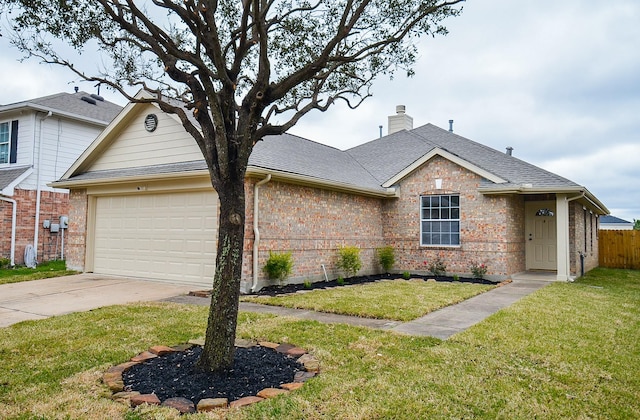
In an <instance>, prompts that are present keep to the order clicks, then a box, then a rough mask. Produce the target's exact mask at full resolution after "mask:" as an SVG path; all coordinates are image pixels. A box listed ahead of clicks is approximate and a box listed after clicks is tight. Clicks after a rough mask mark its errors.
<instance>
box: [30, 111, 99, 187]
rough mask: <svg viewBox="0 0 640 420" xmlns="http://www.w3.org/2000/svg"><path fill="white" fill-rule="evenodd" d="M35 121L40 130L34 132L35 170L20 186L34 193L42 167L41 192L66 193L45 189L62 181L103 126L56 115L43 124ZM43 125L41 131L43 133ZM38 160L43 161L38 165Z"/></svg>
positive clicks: (43, 121)
mask: <svg viewBox="0 0 640 420" xmlns="http://www.w3.org/2000/svg"><path fill="white" fill-rule="evenodd" d="M36 121H37V123H36V128H37V130H36V131H35V143H34V145H33V148H32V149H33V151H32V153H33V165H34V169H35V170H34V172H33V173H32V174H31V175H30V176H29V177H28V178H27V179H25V180H24V181H23V182H22V183H20V186H19V187H20V188H23V189H29V190H35V189H36V188H37V180H38V170H37V168H38V167H39V168H40V181H41V189H42V190H43V191H66V190H60V189H57V190H54V189H53V188H50V187H48V186H46V184H47V183H49V182H53V181H55V180H57V179H59V178H60V177H61V176H62V175H63V174H64V172H65V171H66V170H67V169H68V168H69V166H71V164H72V163H73V162H74V161H75V160H76V158H77V157H78V156H79V155H80V154H81V153H82V151H84V149H86V148H87V147H88V146H89V144H91V141H92V140H93V139H95V138H96V137H97V136H98V134H100V132H101V131H102V129H103V127H101V126H97V125H92V124H85V123H80V122H77V121H74V120H69V119H65V118H56V117H55V115H54V116H53V117H49V118H47V119H45V120H42V122H40V119H39V118H37V120H36ZM40 123H41V124H42V130H40ZM25 131H26V130H25ZM40 135H42V138H40ZM25 144H26V140H25ZM40 144H41V145H42V155H40V149H39V147H40ZM18 148H19V149H21V148H20V147H18ZM39 159H41V160H40V162H38V161H39ZM25 163H26V162H25ZM38 163H39V165H38Z"/></svg>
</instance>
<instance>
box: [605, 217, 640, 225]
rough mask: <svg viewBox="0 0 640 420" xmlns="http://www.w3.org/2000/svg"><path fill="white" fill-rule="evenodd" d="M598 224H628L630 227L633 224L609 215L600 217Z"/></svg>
mask: <svg viewBox="0 0 640 420" xmlns="http://www.w3.org/2000/svg"><path fill="white" fill-rule="evenodd" d="M600 223H621V224H623V223H624V224H629V225H632V224H633V223H631V222H628V221H626V220H624V219H621V218H619V217H615V216H611V215H605V216H600Z"/></svg>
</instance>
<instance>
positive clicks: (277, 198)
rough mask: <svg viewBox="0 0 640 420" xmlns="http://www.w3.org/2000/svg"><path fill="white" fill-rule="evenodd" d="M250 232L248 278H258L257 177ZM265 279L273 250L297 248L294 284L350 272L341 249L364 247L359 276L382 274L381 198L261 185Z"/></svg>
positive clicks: (249, 197) (249, 196)
mask: <svg viewBox="0 0 640 420" xmlns="http://www.w3.org/2000/svg"><path fill="white" fill-rule="evenodd" d="M246 191H247V223H246V226H247V231H246V235H245V237H246V239H247V240H246V241H245V249H244V266H245V267H244V273H245V275H244V276H243V280H245V282H246V281H248V282H250V281H251V276H252V269H251V266H252V263H253V262H252V247H253V238H254V234H253V181H252V182H251V183H250V184H248V185H247V187H246ZM259 194H260V196H259V202H260V204H259V206H260V219H259V225H260V254H259V261H258V269H259V270H260V273H259V281H260V283H261V284H269V283H270V282H269V281H268V280H267V279H266V278H265V276H264V274H263V273H262V267H263V266H264V264H265V262H266V260H267V259H268V257H269V251H272V252H279V253H281V252H289V251H291V252H292V256H293V259H294V263H295V265H294V268H293V273H292V276H291V277H290V278H289V281H290V282H302V281H304V280H305V279H309V280H311V281H318V280H322V279H324V273H323V270H322V264H324V265H325V268H326V270H327V275H328V277H329V279H335V278H336V277H338V276H340V275H343V276H344V275H345V273H342V272H341V271H340V270H338V269H337V267H336V263H337V260H338V248H339V247H340V246H357V247H358V248H360V250H361V254H360V256H361V259H362V269H361V270H360V272H359V274H372V273H377V272H379V270H380V268H379V266H378V264H377V261H376V256H375V250H376V248H379V247H381V246H383V245H384V241H383V239H382V226H383V221H382V212H381V200H380V199H378V198H369V197H362V196H358V195H353V194H346V193H341V192H335V191H329V190H324V189H319V188H312V187H304V186H298V185H292V184H286V183H282V182H276V181H271V182H269V183H267V184H265V185H263V186H261V187H260V193H259Z"/></svg>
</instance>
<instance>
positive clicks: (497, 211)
mask: <svg viewBox="0 0 640 420" xmlns="http://www.w3.org/2000/svg"><path fill="white" fill-rule="evenodd" d="M436 179H441V180H442V185H441V188H440V189H436V181H435V180H436ZM481 180H482V179H481V177H480V176H478V175H476V174H475V173H473V172H471V171H469V170H467V169H465V168H462V167H461V166H458V165H456V164H455V163H452V162H450V161H449V160H447V159H444V158H442V157H439V156H436V157H434V158H433V159H431V160H429V162H427V163H426V164H425V165H423V166H422V167H421V168H419V169H418V170H417V171H415V172H414V173H413V174H411V175H410V176H408V177H407V178H405V179H404V180H403V181H402V183H401V185H400V198H399V199H396V200H387V201H385V203H384V207H383V208H384V210H383V213H384V217H383V219H384V221H385V222H384V239H385V242H387V243H388V244H390V245H392V246H393V247H394V248H395V249H396V254H397V257H396V261H397V263H396V267H397V269H399V270H410V271H414V272H425V273H426V272H427V267H426V266H427V265H428V264H429V263H430V262H432V261H433V260H434V259H436V258H440V259H442V260H443V261H444V263H445V265H446V266H447V271H448V272H450V273H457V274H468V273H470V266H471V263H472V262H477V263H485V264H486V265H487V266H488V273H487V277H490V276H492V277H497V278H503V277H505V276H506V275H508V274H511V273H513V272H517V271H523V270H524V202H523V200H522V198H521V197H517V196H516V197H511V196H493V197H491V196H485V195H482V194H480V193H479V192H478V186H479V185H480V182H481ZM439 194H459V195H460V246H421V245H420V213H419V211H420V197H421V196H423V195H439Z"/></svg>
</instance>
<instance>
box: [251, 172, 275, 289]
mask: <svg viewBox="0 0 640 420" xmlns="http://www.w3.org/2000/svg"><path fill="white" fill-rule="evenodd" d="M269 181H271V174H267V176H266V177H265V178H264V179H263V180H261V181H258V182H256V184H255V185H254V186H253V236H254V237H253V279H252V281H251V291H252V292H255V289H256V285H257V284H258V246H259V245H260V230H259V228H258V218H259V216H260V211H259V209H258V204H259V199H258V193H259V190H260V186H261V185H264V184H266V183H267V182H269Z"/></svg>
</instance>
